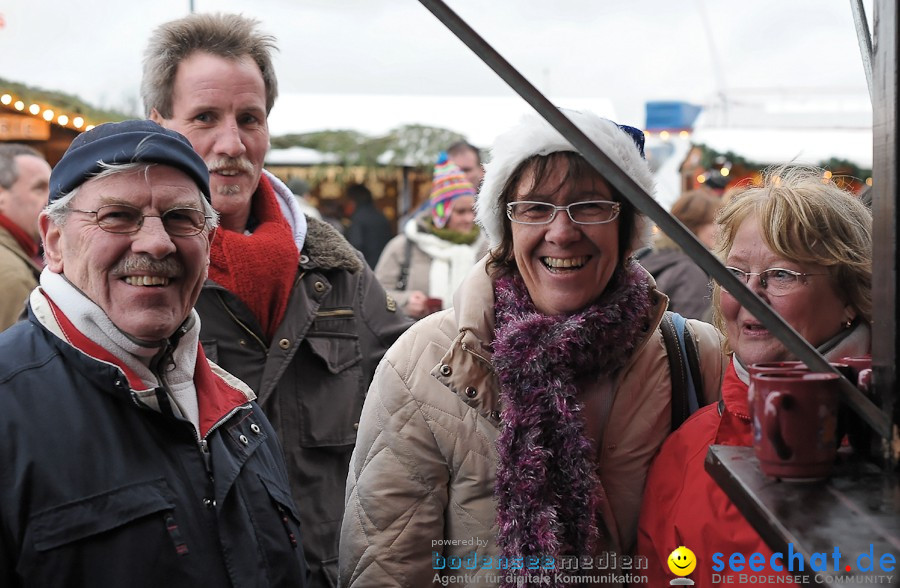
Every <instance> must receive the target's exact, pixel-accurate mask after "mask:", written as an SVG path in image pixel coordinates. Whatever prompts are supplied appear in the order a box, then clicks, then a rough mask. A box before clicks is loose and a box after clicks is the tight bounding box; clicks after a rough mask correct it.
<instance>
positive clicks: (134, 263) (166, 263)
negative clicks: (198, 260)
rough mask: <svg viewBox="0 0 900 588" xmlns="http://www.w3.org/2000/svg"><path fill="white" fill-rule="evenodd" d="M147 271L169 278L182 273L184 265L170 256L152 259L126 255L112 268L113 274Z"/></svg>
mask: <svg viewBox="0 0 900 588" xmlns="http://www.w3.org/2000/svg"><path fill="white" fill-rule="evenodd" d="M136 273H147V274H153V275H161V276H166V277H169V278H177V277H179V276H180V275H181V274H183V273H184V267H183V266H182V265H181V263H179V262H178V261H176V260H175V259H173V258H171V257H167V258H165V259H153V258H152V257H144V256H137V257H128V258H125V259H123V260H122V261H120V262H119V263H118V264H116V266H115V268H113V274H115V275H129V274H136Z"/></svg>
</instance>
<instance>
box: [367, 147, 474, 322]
mask: <svg viewBox="0 0 900 588" xmlns="http://www.w3.org/2000/svg"><path fill="white" fill-rule="evenodd" d="M474 207H475V188H474V187H473V186H472V184H471V183H470V182H469V180H468V179H467V178H466V174H465V173H463V171H462V170H461V169H460V168H459V167H458V166H457V165H456V164H455V163H453V161H452V160H450V159H449V158H448V157H447V154H446V153H441V155H440V156H439V157H438V162H437V165H435V167H434V179H433V180H432V183H431V193H430V195H429V200H428V205H427V206H426V207H425V208H424V209H423V210H422V211H421V212H420V213H418V214H416V215H415V216H414V217H413V218H411V219H410V220H408V221H407V222H406V223H405V224H404V225H403V229H402V232H401V234H399V235H397V236H396V237H394V238H393V239H391V240H390V241H389V242H388V244H387V245H386V246H385V248H384V251H383V252H382V254H381V257H380V258H379V260H378V265H376V266H375V276H376V277H377V278H378V281H379V282H381V285H382V286H384V289H385V290H386V291H387V293H388V294H390V295H391V296H392V297H393V298H394V300H396V301H397V304H398V305H399V306H400V307H401V308H402V309H403V311H404V312H405V313H406V314H408V315H409V316H410V317H412V318H414V319H420V318H422V317H424V316H427V315H429V314H431V313H433V312H436V311H438V310H441V309H443V308H450V307H451V306H452V305H453V293H454V292H455V291H456V289H457V288H458V287H459V285H460V284H461V283H462V281H463V279H465V277H466V275H467V274H468V273H469V271H470V270H471V269H472V267H473V266H474V265H475V262H476V261H478V259H479V258H481V257H483V256H484V254H485V253H487V243H486V242H485V239H484V236H483V234H482V232H481V229H479V227H478V225H476V224H475V209H474Z"/></svg>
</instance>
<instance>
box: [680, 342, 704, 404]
mask: <svg viewBox="0 0 900 588" xmlns="http://www.w3.org/2000/svg"><path fill="white" fill-rule="evenodd" d="M684 355H685V357H686V358H687V364H688V377H689V378H690V379H691V385H692V387H693V390H694V398H695V399H696V401H697V405H698V408H699V407H702V406H706V405H707V404H709V401H708V400H706V398H705V397H704V395H703V373H702V372H701V371H700V352H699V351H698V350H697V342H696V341H695V340H694V336H693V335H692V334H691V330H690V329H688V328H685V329H684Z"/></svg>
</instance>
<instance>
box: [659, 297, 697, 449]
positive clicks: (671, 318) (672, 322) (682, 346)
mask: <svg viewBox="0 0 900 588" xmlns="http://www.w3.org/2000/svg"><path fill="white" fill-rule="evenodd" d="M660 332H661V333H662V337H663V342H664V343H665V345H666V356H667V358H668V360H669V373H670V374H671V378H672V430H673V431H674V430H675V429H677V428H678V427H679V426H681V423H683V422H684V421H685V420H687V418H688V417H689V416H690V415H692V414H693V413H694V412H696V411H697V409H698V408H700V407H701V406H703V405H704V404H705V402H704V401H703V397H702V393H698V390H699V389H702V382H703V380H702V376H701V373H700V359H699V354H698V353H697V344H696V342H695V341H694V338H693V336H692V335H691V331H690V329H688V328H687V320H686V319H685V318H684V317H683V316H681V315H680V314H678V313H677V312H672V311H668V310H667V311H666V313H665V315H664V316H663V320H662V322H661V323H660ZM698 384H701V385H700V386H699V387H698Z"/></svg>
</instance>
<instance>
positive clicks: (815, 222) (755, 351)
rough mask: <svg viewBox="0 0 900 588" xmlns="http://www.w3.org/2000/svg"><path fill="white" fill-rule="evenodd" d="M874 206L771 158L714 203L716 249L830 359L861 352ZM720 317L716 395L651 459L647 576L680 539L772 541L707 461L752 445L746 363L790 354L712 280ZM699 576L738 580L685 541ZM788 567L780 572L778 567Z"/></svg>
mask: <svg viewBox="0 0 900 588" xmlns="http://www.w3.org/2000/svg"><path fill="white" fill-rule="evenodd" d="M871 231H872V216H871V214H870V212H869V210H868V209H867V208H866V207H865V206H864V205H863V204H862V203H861V202H860V201H859V200H858V199H857V198H856V197H855V196H854V195H853V194H851V193H849V192H845V191H844V190H842V189H840V188H838V187H837V186H836V185H835V184H834V183H832V182H823V181H822V170H820V169H816V168H806V167H784V168H779V169H774V170H769V171H768V173H767V174H766V177H765V178H764V183H763V185H762V186H759V187H751V188H749V189H747V190H744V191H742V192H740V193H737V194H734V195H733V196H732V198H731V199H730V200H729V202H728V203H727V204H726V205H725V206H724V207H723V208H722V210H721V211H720V212H719V217H718V237H717V247H716V252H717V253H718V255H719V256H720V258H721V259H722V261H723V263H725V265H726V266H728V269H729V271H731V273H733V274H734V275H735V276H736V277H738V278H740V279H741V280H743V281H744V282H746V283H747V285H748V286H749V287H750V288H751V289H752V290H753V291H754V292H755V293H756V294H758V295H759V296H760V297H761V298H762V299H763V301H765V302H766V303H768V304H769V305H771V307H772V310H774V311H775V312H777V313H778V314H779V315H781V316H782V317H783V318H784V320H785V321H786V322H787V323H788V324H789V325H791V326H792V327H793V328H794V330H796V331H797V332H798V333H799V334H800V335H801V336H803V338H805V339H806V340H807V341H809V343H810V344H812V345H813V346H815V347H817V348H818V350H819V353H821V354H823V355H824V356H825V357H826V358H828V359H830V360H831V361H836V360H838V359H840V358H841V357H846V356H857V355H865V354H867V353H869V350H870V345H871V329H870V324H871V321H872V292H871V288H872V233H871ZM713 300H714V305H715V316H716V323H717V324H718V325H719V327H720V329H721V330H722V331H723V332H724V333H725V334H726V338H727V339H726V341H727V345H728V348H729V349H730V351H731V352H732V358H731V364H730V366H729V368H728V371H727V373H726V375H725V381H724V383H723V385H722V401H721V402H720V403H719V404H718V405H712V406H708V407H706V408H705V409H701V410H700V411H699V412H697V413H696V414H695V415H694V416H693V417H692V418H690V419H689V420H687V421H686V422H685V423H684V424H683V425H682V426H681V428H679V429H678V430H677V431H675V433H673V434H672V436H671V437H669V439H668V440H667V441H666V442H665V444H664V445H663V447H662V450H661V451H660V453H659V456H658V457H657V458H656V460H655V461H654V463H653V467H652V468H651V469H650V476H649V478H648V480H647V488H646V490H645V493H644V503H643V506H642V508H641V518H640V526H639V529H638V554H640V555H644V556H647V557H648V558H649V560H650V565H649V569H647V570H644V572H643V573H644V575H646V576H647V577H648V579H649V582H648V584H647V586H661V585H664V584H665V583H666V582H667V581H668V580H670V579H671V578H672V575H671V574H670V573H669V568H668V564H667V559H668V557H669V554H670V553H672V551H673V550H674V549H675V548H677V547H678V546H680V545H685V546H687V547H689V548H692V546H702V547H705V548H709V547H712V546H714V547H715V551H718V552H722V553H726V554H728V553H732V552H737V553H743V554H751V553H761V554H763V557H764V558H765V561H769V558H770V556H771V555H772V550H771V549H769V548H768V546H767V545H766V544H765V542H764V541H763V540H762V538H760V536H759V535H758V534H757V533H756V531H754V530H753V528H752V527H751V526H750V524H749V523H748V522H747V521H746V519H744V517H743V515H741V513H740V511H738V509H737V507H736V506H735V505H734V504H733V503H732V502H731V501H730V500H729V499H728V497H727V496H726V495H725V493H724V492H723V491H722V489H721V488H719V486H718V484H716V482H714V481H713V479H712V478H711V477H710V476H709V474H707V473H706V471H705V469H704V466H703V463H704V460H705V459H706V453H707V448H708V447H709V446H710V445H732V446H739V447H740V446H743V447H749V446H751V445H753V434H752V429H751V423H750V417H749V416H748V415H749V401H748V398H747V389H748V385H749V382H750V379H749V375H748V373H747V367H748V366H751V365H753V364H755V363H760V362H768V361H783V360H790V359H794V358H793V357H792V355H791V353H790V352H789V351H788V350H787V349H786V348H785V347H784V345H783V344H782V343H781V342H780V341H779V340H778V339H777V338H775V336H774V335H773V334H772V333H770V332H769V331H768V330H767V329H766V327H765V326H763V325H762V324H761V323H760V322H759V321H758V320H757V319H756V318H754V317H753V316H752V315H751V314H750V313H749V312H748V311H747V310H746V309H745V308H744V307H743V306H741V304H740V303H739V302H738V301H737V300H736V299H735V298H734V297H732V296H731V295H730V294H729V293H728V292H727V291H725V290H724V289H722V288H721V287H720V286H718V285H716V286H715V289H714V292H713ZM693 551H694V554H695V555H696V557H697V568H696V571H695V572H694V573H692V574H691V579H693V580H694V582H695V585H697V586H701V587H709V586H719V585H723V586H724V585H727V584H734V583H736V582H737V581H738V575H739V574H740V575H742V576H746V575H748V574H749V575H751V576H755V575H758V576H760V580H752V581H751V583H759V582H761V583H763V584H765V583H766V582H765V578H763V577H762V576H765V575H769V574H780V573H781V572H778V571H773V570H771V569H768V568H767V570H766V571H764V572H760V573H759V574H756V573H755V572H754V571H753V570H751V569H749V568H748V569H744V570H742V571H741V572H740V573H738V572H734V571H729V569H727V568H726V569H725V570H723V571H722V572H721V573H719V574H717V575H718V577H719V578H720V582H714V581H713V578H712V572H711V570H712V565H713V564H712V561H711V560H710V555H711V553H712V550H711V549H696V548H695V547H694V548H693ZM784 573H785V574H787V573H786V572H784Z"/></svg>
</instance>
